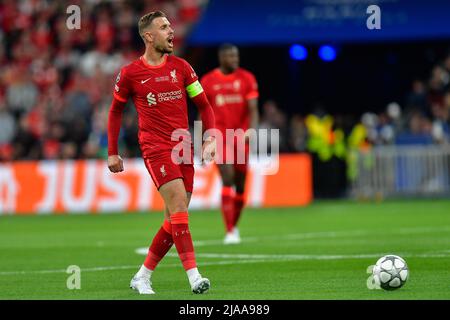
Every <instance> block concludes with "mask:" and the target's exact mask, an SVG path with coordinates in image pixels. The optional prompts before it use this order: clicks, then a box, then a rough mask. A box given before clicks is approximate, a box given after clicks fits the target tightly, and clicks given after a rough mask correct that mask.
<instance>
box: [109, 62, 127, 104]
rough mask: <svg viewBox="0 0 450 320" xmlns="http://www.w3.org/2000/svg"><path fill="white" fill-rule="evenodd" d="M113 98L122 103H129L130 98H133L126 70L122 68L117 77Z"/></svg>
mask: <svg viewBox="0 0 450 320" xmlns="http://www.w3.org/2000/svg"><path fill="white" fill-rule="evenodd" d="M113 96H114V98H116V99H117V100H119V101H121V102H127V100H128V98H129V97H130V96H131V84H130V80H129V79H128V77H127V76H126V69H125V68H122V69H121V70H120V72H119V74H118V75H117V78H116V83H115V85H114V92H113Z"/></svg>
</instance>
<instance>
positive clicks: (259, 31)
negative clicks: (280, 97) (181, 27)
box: [188, 0, 450, 45]
mask: <svg viewBox="0 0 450 320" xmlns="http://www.w3.org/2000/svg"><path fill="white" fill-rule="evenodd" d="M373 5H376V6H378V8H379V9H380V10H379V12H377V10H373V9H372V8H374V7H373ZM370 6H372V7H371V8H369V7H370ZM376 9H377V8H376ZM377 19H378V20H377ZM368 20H369V22H368ZM377 22H379V27H380V29H370V28H368V26H367V25H368V23H369V24H370V25H372V26H376V23H377ZM424 39H450V0H280V1H268V0H262V1H261V0H240V1H238V0H211V1H210V3H209V4H208V7H207V8H206V11H205V12H204V14H203V16H202V18H201V20H200V22H199V23H198V24H197V25H196V27H195V28H194V30H193V32H192V33H191V35H190V38H189V39H188V43H189V44H190V45H216V44H219V43H222V42H227V41H229V42H234V43H236V44H240V45H252V44H288V43H293V42H302V43H315V42H324V41H334V42H372V41H389V40H391V41H396V40H424Z"/></svg>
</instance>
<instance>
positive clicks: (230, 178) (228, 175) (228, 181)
mask: <svg viewBox="0 0 450 320" xmlns="http://www.w3.org/2000/svg"><path fill="white" fill-rule="evenodd" d="M222 183H223V185H224V186H225V187H231V186H233V184H234V173H233V171H227V172H224V174H222Z"/></svg>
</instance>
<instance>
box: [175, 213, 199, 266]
mask: <svg viewBox="0 0 450 320" xmlns="http://www.w3.org/2000/svg"><path fill="white" fill-rule="evenodd" d="M188 216H189V215H188V213H187V212H176V213H173V214H171V215H170V222H171V223H172V238H173V242H174V243H175V247H176V248H177V252H178V256H179V257H180V260H181V263H182V264H183V268H184V270H186V271H187V270H189V269H192V268H196V267H197V263H196V261H195V253H194V244H193V243H192V237H191V233H190V232H189V225H188Z"/></svg>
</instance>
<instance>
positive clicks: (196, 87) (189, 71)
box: [183, 60, 203, 98]
mask: <svg viewBox="0 0 450 320" xmlns="http://www.w3.org/2000/svg"><path fill="white" fill-rule="evenodd" d="M183 70H184V87H185V88H186V92H187V94H188V96H189V98H194V97H196V96H198V95H199V94H200V93H202V92H203V87H202V85H201V84H200V82H199V81H198V76H197V74H196V73H195V71H194V69H193V68H192V67H191V65H190V64H189V63H188V62H187V61H186V60H183Z"/></svg>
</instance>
